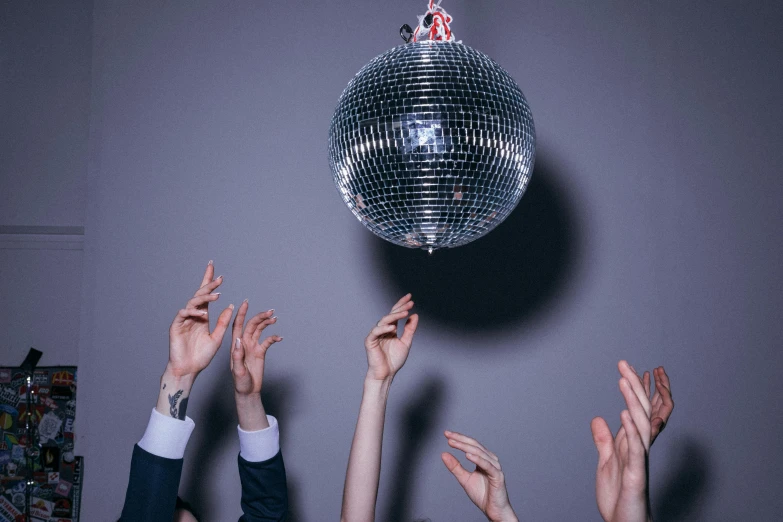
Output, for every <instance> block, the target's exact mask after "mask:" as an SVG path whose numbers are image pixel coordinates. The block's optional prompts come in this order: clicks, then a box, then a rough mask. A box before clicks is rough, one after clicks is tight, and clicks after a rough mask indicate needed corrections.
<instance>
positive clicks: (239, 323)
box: [231, 299, 250, 340]
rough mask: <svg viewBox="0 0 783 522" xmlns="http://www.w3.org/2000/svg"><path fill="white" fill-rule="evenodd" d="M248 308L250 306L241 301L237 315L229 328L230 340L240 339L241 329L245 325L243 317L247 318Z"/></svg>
mask: <svg viewBox="0 0 783 522" xmlns="http://www.w3.org/2000/svg"><path fill="white" fill-rule="evenodd" d="M249 307H250V305H249V304H248V302H247V299H245V300H244V301H242V304H241V305H239V310H237V315H236V317H234V326H233V328H231V338H232V339H234V340H236V339H238V338H240V337H242V327H243V326H244V325H245V317H246V316H247V309H248V308H249Z"/></svg>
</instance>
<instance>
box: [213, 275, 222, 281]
mask: <svg viewBox="0 0 783 522" xmlns="http://www.w3.org/2000/svg"><path fill="white" fill-rule="evenodd" d="M218 279H223V276H222V275H219V276H217V277H216V278H215V280H216V281H217V280H218Z"/></svg>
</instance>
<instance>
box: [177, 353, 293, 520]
mask: <svg viewBox="0 0 783 522" xmlns="http://www.w3.org/2000/svg"><path fill="white" fill-rule="evenodd" d="M231 379H232V377H231V373H230V371H229V370H228V368H226V370H225V375H221V376H219V377H218V378H217V379H215V381H214V383H215V384H214V386H213V389H211V390H209V391H208V392H207V393H208V394H209V395H208V397H209V401H208V402H207V403H206V405H205V407H204V411H202V412H199V414H198V415H199V417H201V418H203V419H205V422H204V423H203V424H204V425H203V428H202V429H199V430H196V432H195V433H194V440H193V442H192V443H191V444H193V447H194V451H193V452H192V455H193V456H194V457H195V459H194V460H195V463H194V464H193V465H192V466H190V468H189V469H188V471H187V475H186V476H185V477H183V478H184V485H183V486H182V487H181V488H180V491H182V494H181V497H182V498H183V500H185V501H186V502H188V503H190V505H191V506H192V507H193V510H194V513H195V514H196V516H197V518H198V520H217V519H218V513H217V511H216V506H217V505H219V504H220V499H219V498H215V497H216V493H215V491H216V489H217V488H216V487H215V486H216V485H215V482H217V481H219V480H220V477H218V476H216V475H215V469H217V468H218V465H217V459H218V458H223V457H224V456H225V452H224V451H223V450H224V449H225V447H226V446H227V445H230V444H231V443H232V441H233V440H235V439H236V437H237V431H236V426H237V417H236V405H235V404H234V393H233V387H232V385H231V384H226V383H231V382H232V380H231ZM292 382H293V381H292V379H290V378H286V379H272V378H265V379H264V388H263V390H262V398H263V401H264V408H265V409H266V412H267V414H269V415H274V416H275V417H276V418H277V419H278V421H279V422H280V423H281V424H283V425H284V424H285V421H284V419H285V418H286V413H287V412H290V411H293V410H292V409H291V408H292V403H293V402H294V401H295V397H294V394H293V390H294V386H293V384H292ZM280 433H281V440H280V447H281V448H285V433H286V431H285V430H280ZM230 458H231V459H233V460H232V462H234V463H236V459H237V456H236V455H234V454H232V455H230ZM234 469H235V472H236V473H237V475H238V474H239V471H238V470H236V464H234ZM286 471H287V470H286ZM286 476H287V479H288V505H289V513H291V514H294V513H296V512H297V510H296V506H298V504H297V501H298V500H299V497H298V495H297V492H298V488H297V481H296V480H295V479H294V478H293V477H291V475H290V474H289V473H286ZM289 520H291V521H292V522H293V521H295V520H297V519H296V518H294V517H293V516H290V515H289Z"/></svg>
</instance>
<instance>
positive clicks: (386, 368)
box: [364, 294, 419, 381]
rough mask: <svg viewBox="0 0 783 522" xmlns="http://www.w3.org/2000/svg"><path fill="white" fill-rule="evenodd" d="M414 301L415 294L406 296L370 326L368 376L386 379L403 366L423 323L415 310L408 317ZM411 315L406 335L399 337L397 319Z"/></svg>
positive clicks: (366, 347) (366, 346) (404, 333)
mask: <svg viewBox="0 0 783 522" xmlns="http://www.w3.org/2000/svg"><path fill="white" fill-rule="evenodd" d="M411 308H413V301H412V300H411V294H407V295H405V296H404V297H402V298H401V299H400V300H399V301H397V303H396V304H395V305H394V306H393V307H392V310H391V312H390V313H389V314H388V315H385V316H384V317H382V318H381V320H380V321H378V323H377V324H376V325H375V327H374V328H373V329H372V330H370V333H369V334H368V335H367V338H366V339H365V340H364V347H365V349H366V350H367V364H368V366H369V368H368V370H367V378H368V379H373V380H378V381H384V380H388V379H392V378H393V377H394V375H395V374H396V373H397V372H398V371H399V370H400V368H402V366H403V365H404V364H405V361H406V360H407V358H408V353H409V352H410V349H411V343H412V342H413V334H415V333H416V326H417V325H418V324H419V316H418V315H417V314H413V315H411V316H410V317H408V314H409V313H410V310H411ZM406 317H408V319H407V320H406V321H405V327H404V328H403V331H402V336H400V337H399V338H398V337H397V321H400V320H401V319H404V318H406Z"/></svg>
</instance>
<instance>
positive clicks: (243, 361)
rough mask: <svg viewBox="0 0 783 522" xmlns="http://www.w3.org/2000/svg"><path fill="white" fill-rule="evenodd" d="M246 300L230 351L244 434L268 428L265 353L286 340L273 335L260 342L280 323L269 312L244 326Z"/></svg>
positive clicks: (256, 316) (235, 322)
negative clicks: (263, 399) (266, 331)
mask: <svg viewBox="0 0 783 522" xmlns="http://www.w3.org/2000/svg"><path fill="white" fill-rule="evenodd" d="M248 306H249V305H248V302H247V299H245V301H244V302H243V303H242V304H241V305H240V306H239V311H238V312H237V316H236V318H235V319H234V328H233V331H232V334H233V335H232V337H233V339H234V342H233V346H232V348H231V375H233V377H234V399H235V400H236V405H237V416H238V417H239V427H240V428H242V429H243V430H245V431H256V430H262V429H265V428H268V427H269V422H268V421H267V418H266V411H265V410H264V404H263V403H262V402H261V387H262V385H263V382H264V364H265V361H266V352H267V350H268V349H269V347H270V346H272V345H273V344H275V343H277V342H280V341H282V340H283V338H282V337H280V336H279V335H270V336H269V337H267V338H265V339H264V340H263V341H262V342H260V343H259V342H258V340H259V339H260V338H261V334H262V333H263V332H264V329H265V328H266V327H267V326H269V325H270V324H275V323H276V322H277V317H276V316H273V315H272V314H274V313H275V311H274V310H267V311H266V312H261V313H259V314H256V315H254V316H253V317H252V318H251V319H250V320H249V321H248V322H247V324H245V317H246V316H247V309H248Z"/></svg>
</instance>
